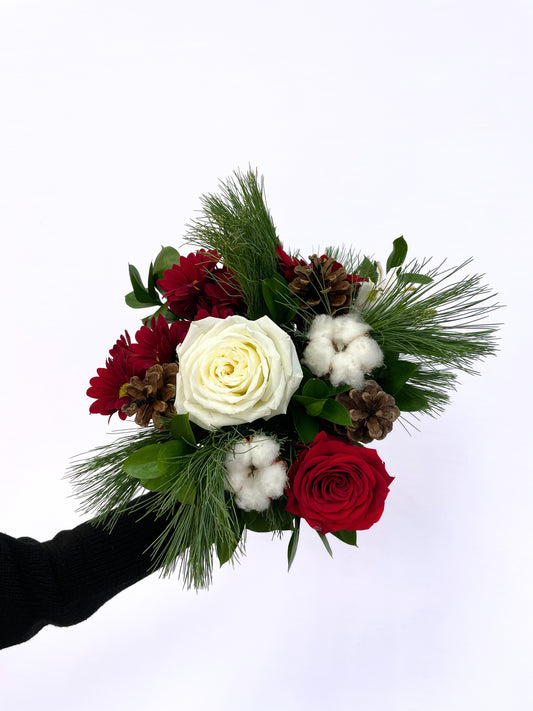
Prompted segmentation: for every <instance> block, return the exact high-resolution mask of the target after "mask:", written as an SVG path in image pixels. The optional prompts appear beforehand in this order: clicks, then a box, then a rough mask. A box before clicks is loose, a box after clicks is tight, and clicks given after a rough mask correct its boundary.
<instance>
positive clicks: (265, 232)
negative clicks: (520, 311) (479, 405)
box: [71, 170, 498, 589]
mask: <svg viewBox="0 0 533 711" xmlns="http://www.w3.org/2000/svg"><path fill="white" fill-rule="evenodd" d="M201 205H202V208H201V211H200V214H199V217H198V218H197V219H195V220H193V221H192V222H191V224H190V225H189V226H188V233H187V238H188V239H187V241H188V243H189V244H190V245H193V247H195V248H196V251H192V252H191V253H189V254H186V255H180V254H179V253H178V252H177V250H176V249H175V248H174V247H171V246H166V247H163V248H162V249H161V250H160V252H159V254H158V255H157V257H156V258H155V260H154V262H153V263H151V264H150V267H149V270H148V276H147V279H146V280H143V278H142V277H141V275H140V273H139V271H138V270H137V269H136V268H135V267H133V266H131V265H130V267H129V274H130V279H131V283H132V287H133V290H132V291H131V292H130V293H129V294H127V296H126V303H127V304H128V305H129V306H131V307H132V308H134V309H150V310H151V313H150V314H149V315H148V316H145V317H144V318H143V321H142V325H141V327H140V328H139V330H138V331H137V332H136V334H135V337H134V338H133V339H132V338H131V337H130V335H129V334H128V332H125V333H124V334H123V335H121V336H120V338H119V339H118V340H117V341H116V343H115V344H114V346H113V347H112V348H111V350H110V351H109V357H108V358H107V360H106V362H105V366H104V367H102V368H98V370H97V375H96V376H95V377H94V378H92V379H91V381H90V387H89V389H88V391H87V394H88V395H89V396H90V397H91V398H92V399H93V402H92V404H91V406H90V412H92V413H99V414H101V415H106V416H108V417H109V418H111V417H112V416H113V415H116V416H117V417H118V418H119V419H120V420H126V419H127V418H134V421H135V423H136V425H138V427H133V428H129V429H128V430H127V431H125V432H124V433H122V434H121V436H119V437H118V438H117V439H115V440H114V441H113V443H112V444H108V445H106V446H103V447H100V448H98V449H97V450H95V451H94V452H92V453H91V455H90V456H89V457H88V458H85V459H81V460H78V461H77V462H76V463H75V464H74V465H73V466H72V469H71V476H72V479H73V482H74V486H75V489H76V490H77V492H78V494H79V495H81V496H82V497H83V498H84V507H85V510H87V511H96V512H97V513H98V514H99V515H100V518H101V520H102V521H103V522H104V524H105V525H107V526H110V527H112V526H113V523H114V521H115V519H116V516H117V515H118V513H119V512H120V511H121V510H123V509H124V508H125V507H127V506H131V505H132V499H134V497H135V496H136V495H137V494H138V493H139V491H142V490H145V491H146V490H148V491H150V492H152V495H151V497H150V504H149V506H150V510H152V511H154V512H155V513H156V515H157V516H161V517H163V518H164V521H165V524H166V527H165V530H164V532H163V533H162V534H161V536H160V537H159V538H158V539H157V540H155V541H154V542H153V547H152V551H151V553H152V556H153V560H154V565H155V566H157V567H161V568H162V570H163V572H164V574H169V573H171V572H172V571H173V570H175V569H176V567H179V572H180V574H181V576H182V579H183V581H184V584H185V585H186V586H187V587H195V588H197V589H198V588H202V587H208V586H209V584H210V582H211V580H212V573H213V565H214V560H215V556H216V557H217V558H218V560H219V562H220V564H221V565H222V564H224V563H226V562H227V561H232V562H233V561H235V560H237V559H238V558H239V556H240V555H241V554H242V553H243V552H244V549H245V541H246V533H247V531H256V532H268V533H271V534H273V535H280V536H282V535H283V534H284V532H288V534H289V542H288V560H289V567H290V565H291V563H292V561H293V560H294V556H295V554H296V549H297V545H298V537H299V531H300V524H301V521H302V519H303V520H304V521H305V522H306V523H307V524H308V525H309V526H311V527H312V528H313V529H315V531H316V532H317V534H318V535H319V536H320V538H321V540H322V542H323V543H324V546H325V547H326V549H327V550H328V552H329V553H331V546H330V541H329V540H328V536H329V535H331V536H334V537H335V538H337V539H340V540H341V541H343V542H344V543H346V544H348V545H356V542H357V531H361V530H366V529H368V528H370V527H371V526H373V525H374V524H375V523H377V522H378V521H379V519H380V518H381V515H382V513H383V510H384V505H385V500H386V498H387V495H388V492H389V487H390V485H391V483H392V481H393V477H392V476H391V475H390V474H389V472H388V471H387V470H386V469H385V466H384V464H383V462H382V460H381V459H380V457H379V455H378V453H377V451H376V450H375V449H374V448H372V447H368V446H367V445H369V444H370V443H374V442H376V441H378V442H379V441H380V440H382V439H383V438H384V437H386V436H388V435H389V434H390V433H391V431H392V430H393V427H394V426H395V425H396V424H397V423H402V424H403V425H404V426H406V425H412V424H413V422H412V419H410V418H417V417H418V416H419V415H422V414H426V413H427V414H430V415H435V414H437V413H439V412H440V411H442V409H443V408H444V406H445V405H446V403H447V402H448V399H449V393H450V391H451V390H453V389H454V387H455V384H456V377H457V372H458V371H466V372H468V373H473V372H475V371H474V369H473V364H474V363H475V361H476V360H478V359H482V358H485V357H486V356H488V355H489V354H492V353H494V351H495V332H496V325H494V324H487V323H486V322H485V321H483V319H484V318H485V316H486V315H487V314H488V313H490V312H492V311H493V310H494V309H496V308H498V306H497V304H495V302H494V295H493V294H492V293H491V292H490V290H489V289H488V288H487V287H486V286H485V285H483V284H482V282H481V277H480V276H479V275H474V276H464V275H462V271H463V269H464V268H465V267H466V266H467V265H468V263H469V262H470V260H468V261H467V262H464V263H463V264H461V265H459V266H458V267H447V266H446V265H445V264H444V263H443V264H439V265H438V266H432V265H431V263H430V260H429V259H424V260H422V261H417V260H413V261H410V262H409V263H406V256H407V243H406V242H405V240H404V239H403V237H399V238H398V239H395V240H394V242H393V248H392V251H391V253H390V254H389V256H388V258H387V260H386V262H385V264H384V266H383V265H382V263H380V262H379V261H376V260H375V259H374V258H373V257H369V256H365V255H362V254H361V253H358V252H356V251H354V250H353V249H351V248H344V247H342V246H337V247H326V248H325V249H324V250H323V253H322V254H318V253H316V254H312V255H311V256H309V257H307V256H304V257H302V255H300V254H298V253H291V252H290V251H286V249H285V248H284V246H283V245H282V243H281V241H280V239H279V237H278V234H277V232H276V228H275V226H274V223H273V220H272V217H271V215H270V213H269V210H268V208H267V204H266V200H265V194H264V186H263V180H262V179H259V178H258V176H257V174H256V172H254V171H252V170H249V171H247V172H245V173H241V172H238V171H237V172H235V173H234V175H233V176H232V177H231V178H229V179H228V180H226V181H224V182H222V183H221V184H220V190H219V192H218V193H216V194H209V195H205V196H204V197H203V198H202V199H201ZM145 282H146V283H145ZM133 505H135V504H134V503H133Z"/></svg>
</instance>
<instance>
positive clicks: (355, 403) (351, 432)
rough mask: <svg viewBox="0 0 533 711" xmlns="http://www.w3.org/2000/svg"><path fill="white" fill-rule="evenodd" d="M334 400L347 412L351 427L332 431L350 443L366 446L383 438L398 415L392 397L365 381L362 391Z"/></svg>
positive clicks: (346, 394)
mask: <svg viewBox="0 0 533 711" xmlns="http://www.w3.org/2000/svg"><path fill="white" fill-rule="evenodd" d="M335 399H336V400H337V401H338V402H340V403H341V404H342V405H344V407H345V408H346V409H347V410H348V412H349V413H350V417H351V418H352V423H353V426H352V427H343V426H341V425H335V431H336V432H337V434H339V435H342V436H343V437H348V439H349V440H350V441H351V442H362V443H363V444H368V442H372V440H373V439H383V438H384V437H386V436H387V435H388V434H389V432H390V431H391V430H392V423H393V422H394V420H395V419H396V418H397V417H399V416H400V410H399V408H398V407H397V406H396V403H395V402H394V398H393V397H392V395H387V393H386V392H385V391H384V390H382V389H381V387H380V386H379V385H378V384H377V383H376V381H375V380H367V381H366V387H365V388H364V389H363V390H349V391H348V392H346V393H340V394H339V395H337V397H336V398H335Z"/></svg>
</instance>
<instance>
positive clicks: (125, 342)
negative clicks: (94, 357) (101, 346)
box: [109, 331, 131, 358]
mask: <svg viewBox="0 0 533 711" xmlns="http://www.w3.org/2000/svg"><path fill="white" fill-rule="evenodd" d="M120 351H124V352H126V353H127V354H130V353H131V338H130V334H129V333H128V332H127V331H125V332H124V335H123V336H120V338H119V339H118V340H117V342H116V343H115V345H114V346H113V347H112V348H111V349H110V351H109V355H110V356H111V358H115V357H116V356H117V354H118V353H119V352H120Z"/></svg>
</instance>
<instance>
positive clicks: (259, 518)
mask: <svg viewBox="0 0 533 711" xmlns="http://www.w3.org/2000/svg"><path fill="white" fill-rule="evenodd" d="M244 513H245V515H244V516H243V519H244V523H245V524H246V528H247V529H248V530H249V531H254V532H255V533H268V532H269V531H272V530H275V529H273V528H272V526H271V525H270V523H269V521H268V519H267V516H266V515H265V514H264V513H259V511H246V512H244Z"/></svg>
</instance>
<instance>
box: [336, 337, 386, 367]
mask: <svg viewBox="0 0 533 711" xmlns="http://www.w3.org/2000/svg"><path fill="white" fill-rule="evenodd" d="M345 352H346V353H348V354H349V355H350V356H351V357H352V359H353V361H354V362H355V363H357V365H358V367H359V368H360V369H361V370H362V371H363V372H364V373H369V372H370V371H371V370H373V369H374V368H377V367H378V366H380V365H383V353H382V351H381V348H380V347H379V346H378V344H377V343H376V341H375V340H374V339H373V338H370V337H365V336H363V337H360V338H356V339H355V340H354V341H352V342H351V343H350V344H348V346H347V347H346V351H345Z"/></svg>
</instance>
